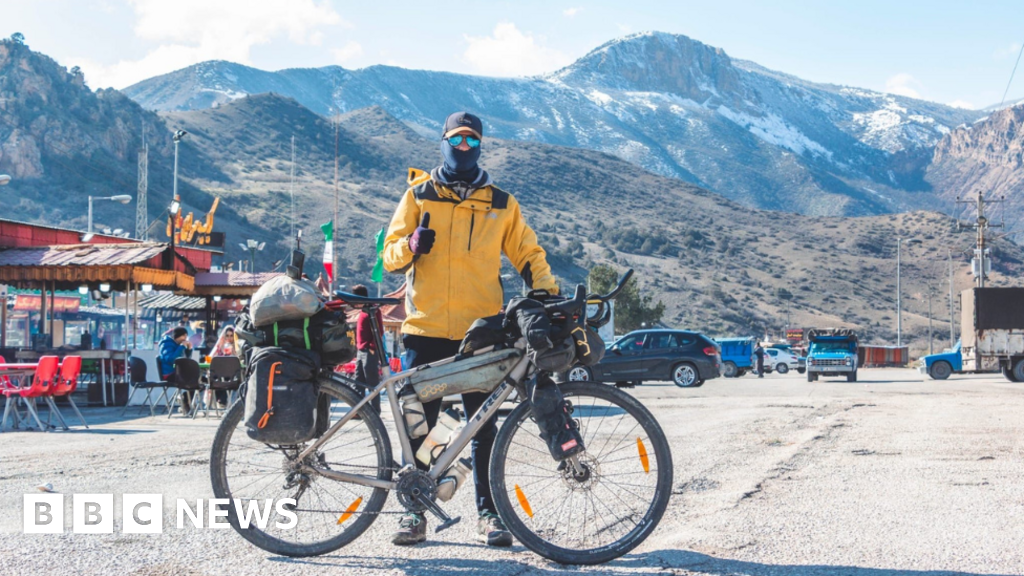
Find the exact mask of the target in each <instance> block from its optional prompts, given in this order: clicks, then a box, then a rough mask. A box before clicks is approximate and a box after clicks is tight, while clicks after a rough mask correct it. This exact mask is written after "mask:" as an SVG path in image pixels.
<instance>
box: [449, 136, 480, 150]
mask: <svg viewBox="0 0 1024 576" xmlns="http://www.w3.org/2000/svg"><path fill="white" fill-rule="evenodd" d="M463 138H465V139H466V144H469V147H470V148H477V147H479V146H480V139H479V138H474V137H473V136H463V135H462V134H458V135H455V136H449V137H448V145H450V146H451V147H452V148H456V147H458V146H461V145H462V139H463Z"/></svg>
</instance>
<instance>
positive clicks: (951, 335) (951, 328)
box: [946, 248, 956, 348]
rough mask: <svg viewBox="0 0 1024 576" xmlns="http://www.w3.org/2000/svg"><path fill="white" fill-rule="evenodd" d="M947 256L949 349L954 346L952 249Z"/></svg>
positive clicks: (948, 249)
mask: <svg viewBox="0 0 1024 576" xmlns="http://www.w3.org/2000/svg"><path fill="white" fill-rule="evenodd" d="M946 251H947V252H948V255H949V347H950V348H952V347H953V346H954V345H955V344H956V338H955V337H954V335H955V334H956V324H955V323H954V321H953V249H952V248H947V249H946Z"/></svg>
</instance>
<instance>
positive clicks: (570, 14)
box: [562, 8, 583, 18]
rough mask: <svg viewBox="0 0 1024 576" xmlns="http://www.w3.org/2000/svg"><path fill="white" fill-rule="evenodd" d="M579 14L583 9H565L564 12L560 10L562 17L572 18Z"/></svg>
mask: <svg viewBox="0 0 1024 576" xmlns="http://www.w3.org/2000/svg"><path fill="white" fill-rule="evenodd" d="M580 12H583V8H566V9H565V10H562V15H563V16H567V17H569V18H572V17H573V16H575V15H577V14H579V13H580Z"/></svg>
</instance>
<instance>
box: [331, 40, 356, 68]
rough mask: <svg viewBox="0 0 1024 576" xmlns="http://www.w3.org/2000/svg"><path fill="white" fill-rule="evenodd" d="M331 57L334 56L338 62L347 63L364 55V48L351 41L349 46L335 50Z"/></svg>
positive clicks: (332, 51)
mask: <svg viewBox="0 0 1024 576" xmlns="http://www.w3.org/2000/svg"><path fill="white" fill-rule="evenodd" d="M331 55H333V56H334V60H335V61H336V62H339V63H340V62H345V61H348V60H351V59H353V58H355V57H357V56H362V55H363V47H362V46H361V45H360V44H359V42H356V41H355V40H350V41H349V42H348V44H345V45H344V46H342V47H341V48H335V49H334V50H331Z"/></svg>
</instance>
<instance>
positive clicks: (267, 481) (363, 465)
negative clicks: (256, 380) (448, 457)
mask: <svg viewBox="0 0 1024 576" xmlns="http://www.w3.org/2000/svg"><path fill="white" fill-rule="evenodd" d="M320 394H321V395H327V396H328V397H330V398H331V411H330V414H331V417H330V423H331V424H332V425H333V424H334V423H335V422H337V421H338V420H340V419H341V418H342V417H344V416H345V415H346V414H348V413H349V411H351V409H352V408H353V407H354V406H355V405H356V404H357V403H358V402H359V401H360V400H362V398H361V397H360V396H358V395H357V394H356V393H355V392H353V391H352V390H350V389H348V388H346V387H344V386H341V385H338V384H335V383H333V382H324V383H322V385H321V387H320ZM244 411H245V401H244V400H241V399H240V400H238V401H237V402H235V403H234V405H232V406H231V408H230V409H229V410H228V411H227V413H226V414H225V415H224V420H223V421H222V422H221V424H220V427H219V428H217V434H216V436H215V437H214V441H213V451H212V454H211V456H210V477H211V480H212V482H213V493H214V495H215V496H216V497H218V498H228V499H231V500H232V503H231V504H229V505H228V507H227V508H228V518H227V519H228V523H229V524H230V525H231V527H232V528H234V529H235V530H236V531H237V532H238V533H239V534H241V535H242V537H243V538H245V539H246V540H248V541H249V542H252V543H253V544H255V545H256V546H259V547H260V548H262V549H264V550H266V551H268V552H272V553H274V554H280V555H282V556H295V557H301V556H316V555H320V554H326V553H328V552H332V551H334V550H337V549H338V548H341V547H342V546H344V545H346V544H348V543H349V542H351V541H352V540H355V539H356V538H357V537H359V536H360V535H361V534H362V533H363V532H364V531H366V529H367V528H369V527H370V525H371V524H372V523H373V521H374V520H376V519H377V515H378V514H379V513H380V511H381V510H382V509H383V508H384V501H385V500H386V499H387V491H386V490H384V489H382V488H370V487H367V486H362V485H358V484H351V483H345V482H338V481H335V480H331V479H329V478H326V477H324V476H321V475H319V474H318V473H317V472H316V470H317V469H329V470H332V471H335V472H345V473H349V474H358V475H362V476H369V477H375V478H378V479H381V480H390V479H391V475H392V472H393V470H392V458H391V443H390V441H389V440H388V436H387V430H386V429H385V428H384V423H383V422H382V421H381V419H380V416H379V415H378V414H377V412H376V411H375V410H373V409H372V408H370V407H369V405H366V406H364V407H363V408H362V409H360V411H359V414H358V417H357V418H354V419H352V420H349V421H348V422H347V423H346V424H345V426H344V427H342V428H341V429H340V430H338V431H337V432H336V433H335V434H334V436H332V437H331V438H330V439H329V440H328V441H327V442H325V443H324V445H323V446H321V447H320V449H319V450H317V451H316V452H315V453H314V454H312V455H311V456H310V457H309V459H307V461H305V462H299V461H298V459H297V458H296V457H297V455H298V454H299V453H300V452H301V451H302V449H303V448H305V446H306V445H307V444H302V445H299V446H273V445H269V444H264V443H262V442H257V441H255V440H252V439H250V438H249V436H248V435H247V434H246V429H245V424H244V423H243V421H242V416H243V412H244ZM283 498H293V499H295V500H296V505H295V506H294V507H293V508H291V509H290V510H291V512H292V513H293V514H294V516H295V522H294V524H291V525H290V526H288V525H289V524H290V523H289V521H288V520H289V519H288V518H287V517H286V516H285V515H282V514H281V513H280V511H279V510H278V509H277V508H276V507H274V508H271V509H270V511H269V513H268V514H269V520H268V521H266V522H263V526H262V527H261V526H259V525H257V523H256V522H248V524H249V525H248V527H243V523H246V522H240V519H239V516H238V513H237V512H236V506H239V507H241V509H242V511H243V514H245V515H247V516H249V520H254V519H255V518H254V517H253V516H252V515H250V514H249V511H250V509H251V507H256V509H257V510H258V511H261V510H263V507H265V506H267V502H268V501H269V502H271V504H276V503H277V501H278V500H280V499H283ZM236 501H237V503H236Z"/></svg>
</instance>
